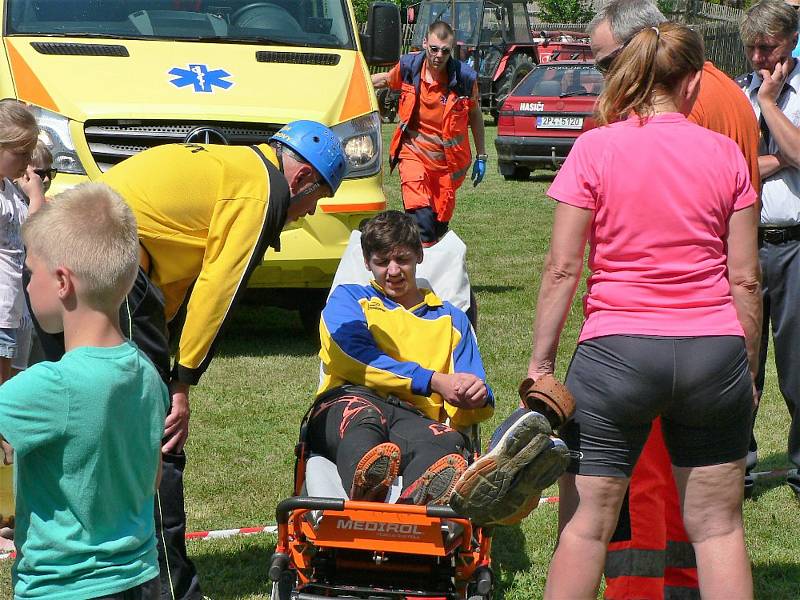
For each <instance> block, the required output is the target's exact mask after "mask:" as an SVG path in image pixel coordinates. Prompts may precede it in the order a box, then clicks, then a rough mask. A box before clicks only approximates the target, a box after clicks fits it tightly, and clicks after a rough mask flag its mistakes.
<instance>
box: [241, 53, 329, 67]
mask: <svg viewBox="0 0 800 600" xmlns="http://www.w3.org/2000/svg"><path fill="white" fill-rule="evenodd" d="M341 58H342V57H341V56H339V55H338V54H319V53H316V52H275V51H274V50H259V51H258V52H256V60H257V61H258V62H263V63H291V64H294V65H321V66H324V67H333V66H336V65H338V64H339V61H340V60H341Z"/></svg>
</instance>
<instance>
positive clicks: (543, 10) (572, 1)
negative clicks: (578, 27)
mask: <svg viewBox="0 0 800 600" xmlns="http://www.w3.org/2000/svg"><path fill="white" fill-rule="evenodd" d="M592 17H594V9H593V8H592V1H591V0H539V18H540V19H541V20H542V21H544V22H545V23H586V22H587V21H591V20H592Z"/></svg>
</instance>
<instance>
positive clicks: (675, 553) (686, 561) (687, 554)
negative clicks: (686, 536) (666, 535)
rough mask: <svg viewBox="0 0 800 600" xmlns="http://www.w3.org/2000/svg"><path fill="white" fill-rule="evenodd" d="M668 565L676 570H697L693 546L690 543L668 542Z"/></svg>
mask: <svg viewBox="0 0 800 600" xmlns="http://www.w3.org/2000/svg"><path fill="white" fill-rule="evenodd" d="M666 565H667V567H672V568H675V569H696V568H697V561H696V560H695V557H694V548H692V545H691V544H690V543H689V542H673V541H669V542H667V559H666Z"/></svg>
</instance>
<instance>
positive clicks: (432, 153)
mask: <svg viewBox="0 0 800 600" xmlns="http://www.w3.org/2000/svg"><path fill="white" fill-rule="evenodd" d="M408 145H409V146H410V147H411V149H412V150H413V151H414V152H416V153H417V154H422V155H424V156H426V157H427V158H429V159H430V160H432V161H433V162H439V163H444V162H445V161H446V160H447V157H446V156H445V154H444V152H437V151H436V150H428V149H427V148H423V147H422V146H420V145H419V144H417V143H416V142H415V141H413V140H410V141H409V143H408Z"/></svg>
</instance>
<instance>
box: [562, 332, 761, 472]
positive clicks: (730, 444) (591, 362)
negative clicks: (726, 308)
mask: <svg viewBox="0 0 800 600" xmlns="http://www.w3.org/2000/svg"><path fill="white" fill-rule="evenodd" d="M566 385H567V387H568V388H569V389H570V391H571V392H572V393H573V394H574V396H575V403H576V411H575V417H574V419H573V420H572V421H570V422H569V423H568V424H567V425H565V426H564V427H562V428H561V431H560V433H561V436H562V437H563V439H564V441H565V442H566V443H567V445H568V446H569V448H570V450H573V451H574V454H575V456H576V458H574V459H573V461H572V464H571V465H570V467H569V471H570V472H572V473H576V474H579V475H599V476H608V477H630V475H631V472H632V471H633V467H634V465H635V464H636V461H637V460H638V458H639V455H640V454H641V452H642V447H643V446H644V443H645V441H647V437H648V435H649V434H650V427H651V424H652V422H653V419H655V418H656V417H657V416H659V415H660V416H661V419H662V429H663V431H664V440H665V442H666V445H667V449H668V450H669V453H670V457H671V459H672V463H673V464H674V465H676V466H678V467H700V466H708V465H715V464H722V463H727V462H733V461H736V460H738V459H741V458H744V456H745V455H746V454H747V449H748V445H749V442H750V424H751V419H752V410H753V394H752V377H751V376H750V372H749V370H748V365H747V352H746V350H745V345H744V339H743V338H741V337H735V336H704V337H679V338H674V337H648V336H630V335H612V336H605V337H599V338H595V339H591V340H586V341H584V342H581V343H580V344H579V345H578V348H577V349H576V351H575V354H574V356H573V358H572V363H571V364H570V367H569V371H568V373H567V379H566Z"/></svg>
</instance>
